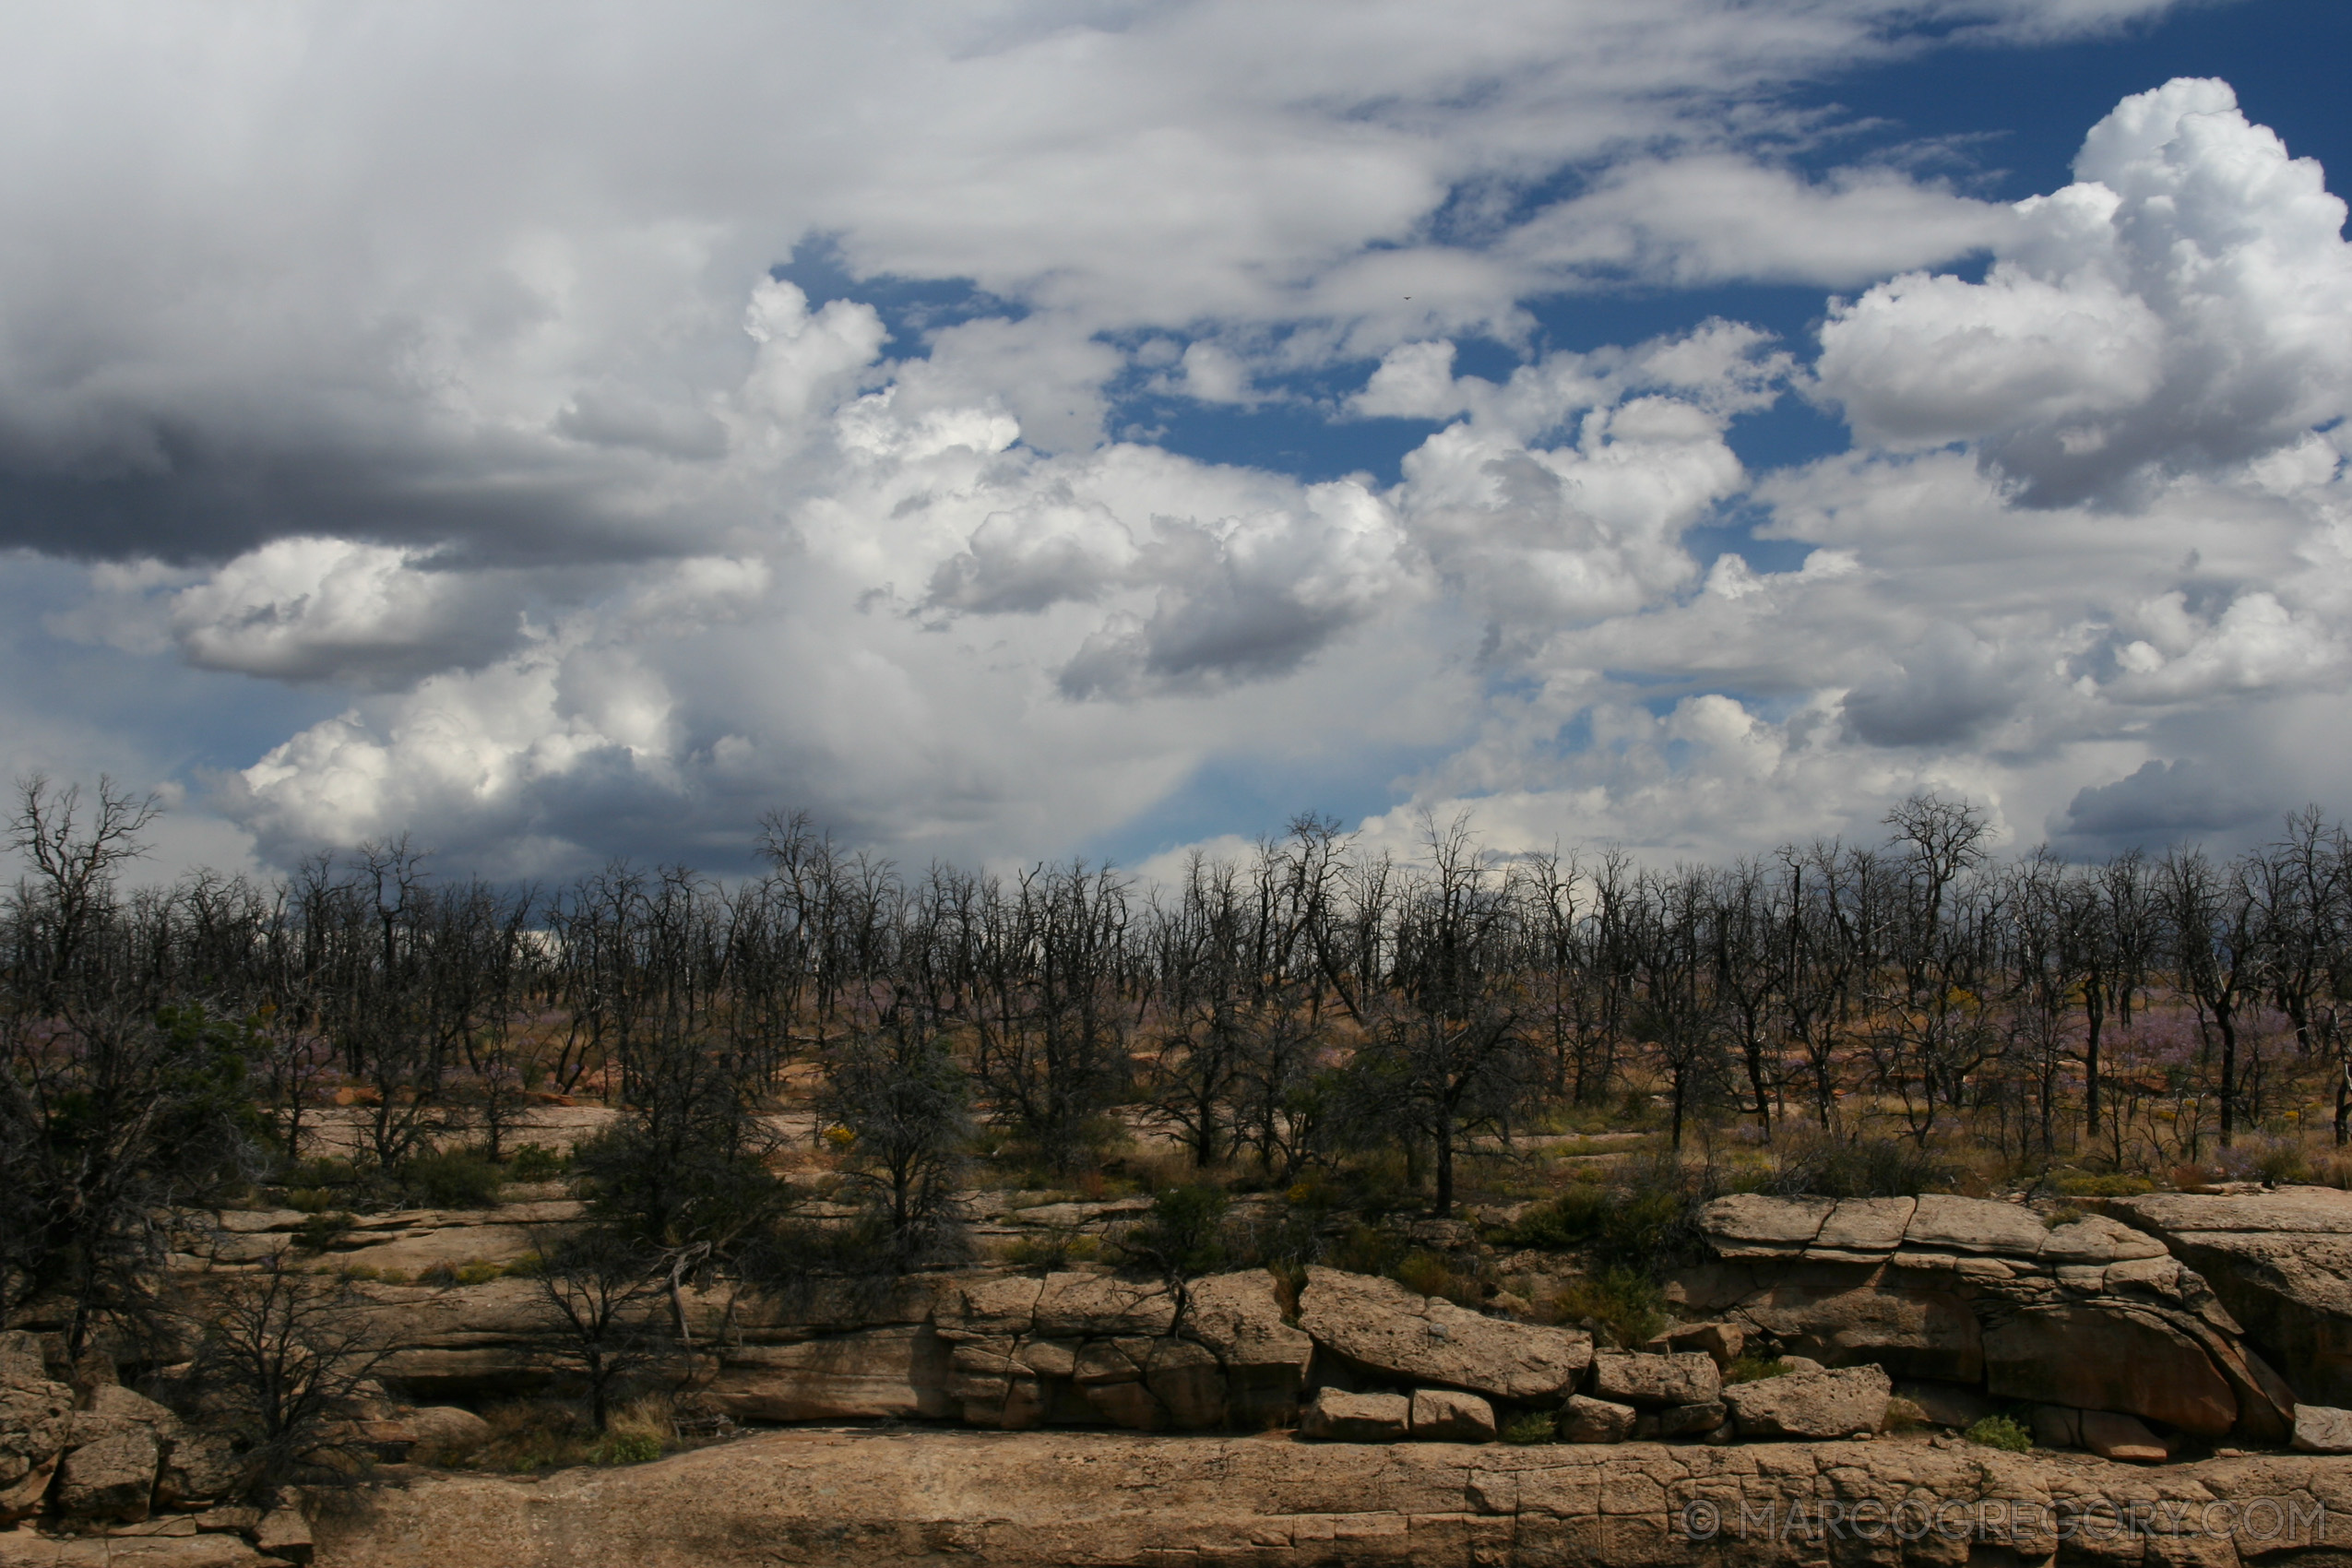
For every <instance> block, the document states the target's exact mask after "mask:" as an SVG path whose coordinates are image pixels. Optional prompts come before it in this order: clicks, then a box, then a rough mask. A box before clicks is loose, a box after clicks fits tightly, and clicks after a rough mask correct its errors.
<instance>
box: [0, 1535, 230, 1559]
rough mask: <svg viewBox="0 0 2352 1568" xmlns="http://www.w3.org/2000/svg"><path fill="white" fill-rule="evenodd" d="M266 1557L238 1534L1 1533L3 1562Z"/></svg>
mask: <svg viewBox="0 0 2352 1568" xmlns="http://www.w3.org/2000/svg"><path fill="white" fill-rule="evenodd" d="M264 1562H265V1559H264V1558H263V1557H262V1555H261V1554H260V1553H259V1552H257V1551H255V1550H254V1549H253V1548H252V1547H250V1546H247V1545H246V1544H245V1543H244V1540H243V1539H241V1538H238V1537H236V1536H223V1535H196V1536H186V1537H177V1538H175V1537H171V1536H164V1537H160V1538H156V1537H149V1538H144V1539H141V1538H125V1537H122V1536H101V1537H96V1538H85V1539H65V1540H56V1539H52V1538H49V1537H46V1536H36V1535H33V1534H31V1533H30V1531H10V1532H8V1533H7V1534H5V1535H0V1568H262V1564H263V1563H264Z"/></svg>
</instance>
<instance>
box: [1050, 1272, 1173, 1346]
mask: <svg viewBox="0 0 2352 1568" xmlns="http://www.w3.org/2000/svg"><path fill="white" fill-rule="evenodd" d="M1175 1321H1176V1299H1175V1297H1174V1296H1172V1295H1171V1294H1170V1292H1169V1289H1168V1287H1166V1286H1165V1285H1161V1284H1158V1282H1153V1283H1150V1284H1137V1283H1136V1282H1134V1280H1129V1279H1119V1278H1115V1277H1111V1276H1110V1275H1105V1274H1049V1275H1047V1276H1046V1277H1045V1280H1044V1283H1043V1284H1042V1285H1041V1286H1040V1287H1039V1290H1038V1298H1037V1307H1036V1313H1035V1318H1034V1322H1033V1324H1032V1326H1031V1327H1030V1328H1028V1330H1027V1331H1026V1332H1029V1333H1033V1334H1036V1335H1038V1336H1039V1337H1041V1338H1048V1339H1083V1338H1087V1337H1088V1336H1097V1335H1099V1336H1104V1337H1110V1336H1132V1337H1141V1338H1156V1337H1158V1336H1162V1335H1165V1334H1167V1333H1168V1332H1169V1329H1170V1326H1171V1325H1173V1324H1174V1323H1175Z"/></svg>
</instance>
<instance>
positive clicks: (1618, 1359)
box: [1592, 1350, 1723, 1406]
mask: <svg viewBox="0 0 2352 1568" xmlns="http://www.w3.org/2000/svg"><path fill="white" fill-rule="evenodd" d="M1722 1386H1723V1374H1722V1372H1721V1371H1720V1370H1719V1369H1718V1368H1717V1367H1716V1364H1715V1358H1714V1357H1712V1356H1706V1355H1701V1354H1698V1353H1696V1352H1684V1353H1681V1354H1675V1355H1665V1356H1653V1355H1646V1354H1644V1353H1643V1352H1640V1351H1621V1350H1601V1351H1598V1352H1596V1353H1595V1354H1594V1356H1593V1376H1592V1390H1593V1393H1594V1394H1595V1395H1596V1396H1598V1397H1600V1398H1603V1399H1608V1400H1611V1401H1613V1402H1615V1403H1617V1404H1621V1405H1633V1406H1645V1405H1701V1404H1705V1403H1707V1402H1708V1401H1710V1400H1712V1399H1713V1398H1714V1397H1715V1396H1716V1392H1717V1391H1718V1390H1719V1389H1720V1388H1721V1387H1722Z"/></svg>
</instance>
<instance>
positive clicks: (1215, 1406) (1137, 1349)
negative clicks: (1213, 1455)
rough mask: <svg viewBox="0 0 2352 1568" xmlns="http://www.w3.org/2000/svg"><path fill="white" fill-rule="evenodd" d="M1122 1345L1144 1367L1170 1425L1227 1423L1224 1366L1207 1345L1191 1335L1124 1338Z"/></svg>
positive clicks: (1188, 1427) (1199, 1427) (1193, 1427)
mask: <svg viewBox="0 0 2352 1568" xmlns="http://www.w3.org/2000/svg"><path fill="white" fill-rule="evenodd" d="M1119 1348H1120V1349H1121V1350H1123V1351H1124V1352H1125V1353H1126V1356H1127V1359H1128V1360H1131V1361H1133V1362H1134V1363H1135V1365H1136V1366H1137V1367H1139V1368H1141V1369H1142V1372H1143V1384H1144V1386H1145V1387H1146V1388H1147V1389H1149V1390H1150V1391H1151V1394H1152V1396H1153V1397H1154V1398H1156V1399H1158V1401H1159V1403H1160V1406H1161V1408H1164V1409H1166V1410H1167V1412H1168V1421H1169V1424H1170V1425H1171V1426H1174V1427H1176V1428H1177V1429H1178V1430H1180V1431H1207V1430H1208V1429H1209V1428H1211V1427H1216V1426H1222V1425H1223V1424H1224V1423H1225V1369H1224V1367H1223V1366H1222V1365H1220V1364H1219V1363H1218V1359H1217V1357H1216V1356H1215V1355H1213V1354H1212V1353H1210V1351H1209V1350H1208V1349H1206V1348H1205V1347H1202V1346H1199V1345H1195V1344H1194V1343H1193V1342H1192V1341H1191V1340H1189V1339H1123V1340H1120V1341H1119Z"/></svg>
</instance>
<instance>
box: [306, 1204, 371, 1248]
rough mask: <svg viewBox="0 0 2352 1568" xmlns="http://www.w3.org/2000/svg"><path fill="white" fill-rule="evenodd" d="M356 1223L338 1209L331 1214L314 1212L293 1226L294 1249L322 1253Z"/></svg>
mask: <svg viewBox="0 0 2352 1568" xmlns="http://www.w3.org/2000/svg"><path fill="white" fill-rule="evenodd" d="M358 1223H359V1221H358V1220H356V1219H354V1218H352V1217H351V1216H350V1215H348V1214H345V1213H343V1212H342V1211H341V1210H337V1211H336V1212H334V1213H332V1214H314V1215H312V1216H311V1217H310V1218H308V1219H305V1220H303V1222H302V1223H301V1224H300V1225H298V1226H296V1227H294V1249H295V1251H297V1252H303V1253H323V1252H325V1251H326V1250H327V1248H329V1247H331V1246H333V1245H334V1244H335V1243H336V1242H337V1241H340V1240H341V1239H342V1238H343V1236H344V1234H345V1233H346V1232H348V1231H349V1230H350V1229H351V1227H352V1226H354V1225H356V1224H358Z"/></svg>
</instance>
